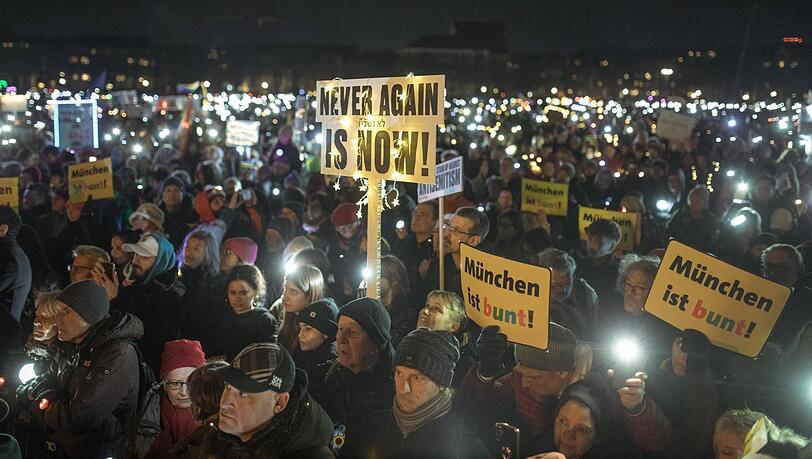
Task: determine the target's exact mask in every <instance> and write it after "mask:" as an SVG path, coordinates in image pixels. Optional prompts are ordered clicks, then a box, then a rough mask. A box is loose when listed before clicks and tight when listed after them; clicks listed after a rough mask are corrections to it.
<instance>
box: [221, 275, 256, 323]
mask: <svg viewBox="0 0 812 459" xmlns="http://www.w3.org/2000/svg"><path fill="white" fill-rule="evenodd" d="M256 296H257V291H256V290H255V289H254V288H253V287H251V285H250V284H249V283H248V282H246V281H244V280H240V279H236V280H233V281H231V282H229V284H228V304H230V305H231V308H232V309H233V310H234V312H235V313H237V314H242V313H245V312H248V311H250V310H251V309H252V308H253V307H254V300H255V299H256Z"/></svg>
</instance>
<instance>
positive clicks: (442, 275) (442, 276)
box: [437, 196, 445, 290]
mask: <svg viewBox="0 0 812 459" xmlns="http://www.w3.org/2000/svg"><path fill="white" fill-rule="evenodd" d="M443 201H445V197H444V196H440V231H439V233H438V234H437V237H439V238H440V240H439V241H437V247H439V249H440V290H445V254H443V243H444V242H445V241H444V239H443V225H445V210H444V209H443V207H444V206H443Z"/></svg>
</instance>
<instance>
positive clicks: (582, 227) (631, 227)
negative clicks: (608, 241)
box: [578, 206, 640, 251]
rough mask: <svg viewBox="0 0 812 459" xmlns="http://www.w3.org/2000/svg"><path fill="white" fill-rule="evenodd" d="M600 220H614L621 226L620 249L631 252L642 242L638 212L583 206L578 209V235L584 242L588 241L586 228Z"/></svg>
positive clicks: (618, 246)
mask: <svg viewBox="0 0 812 459" xmlns="http://www.w3.org/2000/svg"><path fill="white" fill-rule="evenodd" d="M600 219H604V220H613V221H614V222H615V223H617V224H618V226H620V235H621V238H620V243H619V244H618V245H617V248H618V249H620V250H625V251H629V250H632V249H634V244H635V243H636V242H640V224H639V223H640V214H638V213H637V212H618V211H616V210H604V209H591V208H589V207H583V206H581V207H579V208H578V233H579V235H580V236H581V240H582V241H585V240H586V239H587V236H586V228H587V227H588V226H589V225H591V224H592V223H593V222H594V221H595V220H600Z"/></svg>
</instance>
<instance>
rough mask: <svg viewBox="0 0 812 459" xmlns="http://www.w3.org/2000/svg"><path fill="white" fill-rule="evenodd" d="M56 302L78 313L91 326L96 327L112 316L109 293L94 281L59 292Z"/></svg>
mask: <svg viewBox="0 0 812 459" xmlns="http://www.w3.org/2000/svg"><path fill="white" fill-rule="evenodd" d="M56 300H57V301H60V302H62V303H65V304H66V305H67V306H68V307H69V308H71V309H73V310H74V311H76V313H77V314H79V316H80V317H81V318H82V319H84V320H85V322H87V323H89V324H90V325H96V324H97V323H99V322H101V321H102V320H104V319H106V318H107V316H109V315H110V300H108V299H107V291H106V290H105V289H104V287H102V286H101V285H99V284H98V283H97V282H96V281H95V280H92V279H88V280H83V281H79V282H74V283H72V284H70V285H68V286H67V287H65V289H64V290H62V291H61V292H59V295H57V296H56Z"/></svg>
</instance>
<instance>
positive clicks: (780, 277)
mask: <svg viewBox="0 0 812 459" xmlns="http://www.w3.org/2000/svg"><path fill="white" fill-rule="evenodd" d="M804 272H805V269H804V260H803V256H802V255H801V252H799V251H798V249H796V248H795V247H793V246H791V245H788V244H773V245H771V246H769V247H767V248H766V249H765V250H764V252H762V254H761V273H762V275H763V276H764V277H765V278H767V279H769V280H771V281H773V282H776V283H779V284H781V285H783V286H785V287H790V288H792V289H793V291H792V294H791V295H790V297H789V299H788V300H787V303H786V305H784V310H783V312H782V313H781V317H779V318H778V322H777V323H776V324H775V328H773V332H772V334H771V335H770V341H772V342H774V343H776V344H778V345H780V346H781V347H782V348H783V349H784V350H785V351H786V350H787V348H788V347H789V346H790V344H791V343H792V341H793V340H794V339H795V336H796V335H797V334H798V332H799V331H800V330H801V327H803V326H804V324H805V323H806V322H808V321H810V320H812V306H810V305H809V299H810V298H812V289H810V288H809V287H808V286H806V285H804V283H803V281H802V280H801V277H802V276H803V274H804Z"/></svg>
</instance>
